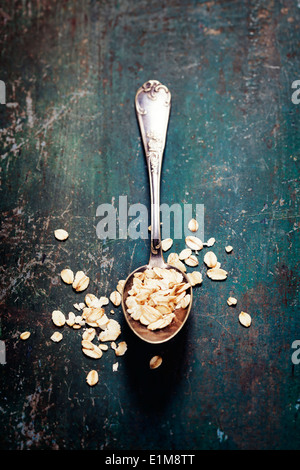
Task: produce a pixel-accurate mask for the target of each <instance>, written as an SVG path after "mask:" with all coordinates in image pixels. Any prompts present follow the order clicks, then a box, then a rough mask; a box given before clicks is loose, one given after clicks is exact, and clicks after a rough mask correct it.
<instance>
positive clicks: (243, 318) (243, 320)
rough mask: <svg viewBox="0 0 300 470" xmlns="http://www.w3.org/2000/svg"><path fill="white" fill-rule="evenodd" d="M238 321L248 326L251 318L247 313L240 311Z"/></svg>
mask: <svg viewBox="0 0 300 470" xmlns="http://www.w3.org/2000/svg"><path fill="white" fill-rule="evenodd" d="M239 321H240V323H241V325H243V326H245V327H246V328H248V327H249V326H250V325H251V321H252V320H251V316H250V315H249V313H246V312H241V313H240V314H239Z"/></svg>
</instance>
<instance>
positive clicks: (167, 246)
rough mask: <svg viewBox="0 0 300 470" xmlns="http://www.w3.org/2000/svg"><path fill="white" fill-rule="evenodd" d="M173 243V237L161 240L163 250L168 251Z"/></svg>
mask: <svg viewBox="0 0 300 470" xmlns="http://www.w3.org/2000/svg"><path fill="white" fill-rule="evenodd" d="M172 245H173V240H172V238H165V239H164V240H163V241H162V242H161V247H162V250H163V251H168V250H169V249H170V248H171V246H172Z"/></svg>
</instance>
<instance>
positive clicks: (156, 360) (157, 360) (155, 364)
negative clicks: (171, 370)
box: [149, 356, 162, 369]
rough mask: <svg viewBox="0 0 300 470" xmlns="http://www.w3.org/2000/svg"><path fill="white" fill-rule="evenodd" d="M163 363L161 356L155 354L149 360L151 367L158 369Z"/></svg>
mask: <svg viewBox="0 0 300 470" xmlns="http://www.w3.org/2000/svg"><path fill="white" fill-rule="evenodd" d="M161 363H162V357H161V356H153V357H152V358H151V359H150V362H149V366H150V369H157V368H158V367H159V366H160V365H161Z"/></svg>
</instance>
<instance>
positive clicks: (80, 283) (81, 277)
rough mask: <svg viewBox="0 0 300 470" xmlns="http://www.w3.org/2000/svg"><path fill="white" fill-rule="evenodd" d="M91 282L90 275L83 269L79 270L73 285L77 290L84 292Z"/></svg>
mask: <svg viewBox="0 0 300 470" xmlns="http://www.w3.org/2000/svg"><path fill="white" fill-rule="evenodd" d="M89 282H90V279H89V277H88V276H86V275H85V274H84V272H83V271H77V273H76V274H75V278H74V281H73V284H72V286H73V289H75V290H76V292H82V291H84V290H85V289H87V287H88V285H89Z"/></svg>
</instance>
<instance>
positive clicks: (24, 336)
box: [20, 331, 31, 341]
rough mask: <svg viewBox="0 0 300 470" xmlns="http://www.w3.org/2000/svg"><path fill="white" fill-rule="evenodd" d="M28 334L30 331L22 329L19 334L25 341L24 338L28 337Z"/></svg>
mask: <svg viewBox="0 0 300 470" xmlns="http://www.w3.org/2000/svg"><path fill="white" fill-rule="evenodd" d="M30 334H31V333H30V331H24V332H23V333H21V334H20V339H22V340H23V341H25V340H26V339H28V338H29V336H30Z"/></svg>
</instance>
